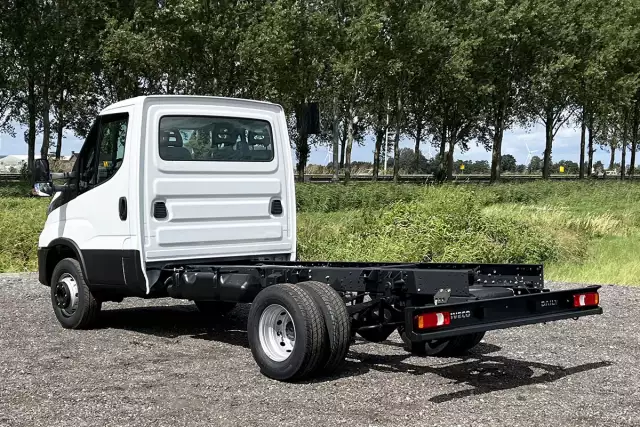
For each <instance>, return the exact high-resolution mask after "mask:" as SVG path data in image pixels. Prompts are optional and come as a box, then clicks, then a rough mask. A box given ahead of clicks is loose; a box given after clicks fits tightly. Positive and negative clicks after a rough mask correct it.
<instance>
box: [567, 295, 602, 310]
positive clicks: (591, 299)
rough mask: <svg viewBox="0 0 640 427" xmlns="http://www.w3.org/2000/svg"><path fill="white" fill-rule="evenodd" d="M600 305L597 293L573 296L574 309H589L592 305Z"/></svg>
mask: <svg viewBox="0 0 640 427" xmlns="http://www.w3.org/2000/svg"><path fill="white" fill-rule="evenodd" d="M599 303H600V296H599V295H598V293H597V292H589V293H586V294H576V295H574V296H573V306H574V307H588V306H592V305H598V304H599Z"/></svg>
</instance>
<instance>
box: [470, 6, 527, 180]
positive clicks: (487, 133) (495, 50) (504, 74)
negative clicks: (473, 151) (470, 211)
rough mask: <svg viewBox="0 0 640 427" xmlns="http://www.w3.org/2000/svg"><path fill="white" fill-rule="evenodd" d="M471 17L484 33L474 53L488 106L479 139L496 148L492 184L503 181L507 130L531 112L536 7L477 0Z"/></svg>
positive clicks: (482, 97)
mask: <svg viewBox="0 0 640 427" xmlns="http://www.w3.org/2000/svg"><path fill="white" fill-rule="evenodd" d="M471 4H472V10H471V14H470V15H471V16H470V19H469V21H470V22H471V25H472V26H473V32H474V33H476V34H479V35H481V36H482V38H481V43H480V46H479V47H478V48H477V49H475V51H474V74H475V77H476V78H477V79H478V83H479V93H480V101H479V104H480V105H481V106H482V109H481V112H480V117H479V118H480V121H479V137H480V140H481V142H482V143H483V145H484V146H485V147H486V148H487V149H488V150H489V149H490V150H491V151H492V154H491V182H495V181H497V180H499V179H500V171H501V170H500V166H501V163H502V162H501V152H502V139H503V136H504V132H505V130H507V129H509V128H510V127H511V126H513V125H514V123H515V122H516V121H520V122H521V121H523V119H524V116H525V111H524V109H523V107H524V102H523V100H524V93H525V90H526V82H527V81H528V78H529V75H530V74H531V68H532V66H533V59H534V57H533V56H532V55H531V52H532V51H535V45H534V44H532V38H531V36H530V34H531V27H532V19H533V17H532V10H531V6H530V5H529V3H527V2H520V1H514V0H510V1H504V2H485V1H473V2H471Z"/></svg>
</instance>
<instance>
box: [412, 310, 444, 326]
mask: <svg viewBox="0 0 640 427" xmlns="http://www.w3.org/2000/svg"><path fill="white" fill-rule="evenodd" d="M450 323H451V315H450V314H449V312H448V311H443V312H438V313H424V314H419V315H417V316H416V326H417V327H418V329H427V328H436V327H438V326H446V325H449V324H450Z"/></svg>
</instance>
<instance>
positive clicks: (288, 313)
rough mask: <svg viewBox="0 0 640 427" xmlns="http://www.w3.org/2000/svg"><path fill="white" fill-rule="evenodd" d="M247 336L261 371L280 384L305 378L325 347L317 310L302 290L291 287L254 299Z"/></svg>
mask: <svg viewBox="0 0 640 427" xmlns="http://www.w3.org/2000/svg"><path fill="white" fill-rule="evenodd" d="M292 331H293V334H292ZM247 336H248V338H249V347H250V348H251V353H252V354H253V358H254V360H255V361H256V363H257V364H258V366H259V368H260V371H261V372H262V373H263V374H264V375H265V376H267V377H269V378H272V379H276V380H279V381H294V380H302V379H305V378H307V377H308V376H309V375H310V374H311V373H313V372H314V371H315V370H316V368H317V367H318V365H319V364H320V362H321V360H322V359H321V358H322V355H323V352H324V351H325V346H326V345H327V342H326V333H325V331H324V319H323V316H322V312H321V311H320V307H318V304H317V303H316V302H315V300H314V298H313V297H312V296H311V295H310V294H309V292H308V291H307V290H306V289H305V288H303V287H300V286H295V285H292V284H278V285H273V286H269V287H267V288H266V289H264V290H263V291H261V292H260V293H259V294H258V295H257V296H256V298H255V300H254V301H253V304H251V309H250V310H249V318H248V320H247ZM291 338H293V340H291Z"/></svg>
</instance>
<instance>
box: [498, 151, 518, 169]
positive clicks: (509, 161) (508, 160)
mask: <svg viewBox="0 0 640 427" xmlns="http://www.w3.org/2000/svg"><path fill="white" fill-rule="evenodd" d="M516 165H517V162H516V158H515V157H513V156H512V155H511V154H505V155H503V156H501V158H500V169H502V170H503V171H505V172H515V171H516Z"/></svg>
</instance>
